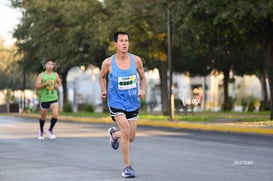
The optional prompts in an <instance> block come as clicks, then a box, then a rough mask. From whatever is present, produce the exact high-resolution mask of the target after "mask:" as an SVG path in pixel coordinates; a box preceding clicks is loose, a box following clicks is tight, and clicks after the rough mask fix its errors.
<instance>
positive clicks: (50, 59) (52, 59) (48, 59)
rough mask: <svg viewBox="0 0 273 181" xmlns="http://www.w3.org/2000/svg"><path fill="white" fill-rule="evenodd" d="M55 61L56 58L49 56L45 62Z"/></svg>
mask: <svg viewBox="0 0 273 181" xmlns="http://www.w3.org/2000/svg"><path fill="white" fill-rule="evenodd" d="M50 61H51V62H55V59H54V58H47V59H45V64H47V62H50Z"/></svg>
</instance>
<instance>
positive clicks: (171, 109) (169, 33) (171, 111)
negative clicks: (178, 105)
mask: <svg viewBox="0 0 273 181" xmlns="http://www.w3.org/2000/svg"><path fill="white" fill-rule="evenodd" d="M167 37H168V72H169V105H170V106H169V114H170V120H171V121H172V120H174V95H173V70H172V19H171V5H170V2H169V3H168V13H167Z"/></svg>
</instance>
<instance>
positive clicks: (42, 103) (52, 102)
mask: <svg viewBox="0 0 273 181" xmlns="http://www.w3.org/2000/svg"><path fill="white" fill-rule="evenodd" d="M55 103H58V100H54V101H49V102H41V104H40V106H41V109H49V108H50V105H51V104H55Z"/></svg>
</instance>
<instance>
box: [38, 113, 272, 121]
mask: <svg viewBox="0 0 273 181" xmlns="http://www.w3.org/2000/svg"><path fill="white" fill-rule="evenodd" d="M33 114H39V113H33ZM60 115H61V116H75V117H94V118H98V117H109V116H110V115H109V113H91V112H76V113H65V112H61V113H60ZM269 115H270V113H269V112H253V113H247V112H243V113H242V112H195V113H194V115H192V114H191V113H188V114H187V115H184V114H183V113H181V114H179V115H178V114H176V115H175V120H178V121H191V122H210V121H216V120H224V119H234V120H236V121H247V122H254V121H269ZM139 118H140V119H147V120H158V121H162V120H169V119H170V117H169V116H167V115H162V114H160V113H149V114H148V113H145V112H144V113H143V112H140V115H139Z"/></svg>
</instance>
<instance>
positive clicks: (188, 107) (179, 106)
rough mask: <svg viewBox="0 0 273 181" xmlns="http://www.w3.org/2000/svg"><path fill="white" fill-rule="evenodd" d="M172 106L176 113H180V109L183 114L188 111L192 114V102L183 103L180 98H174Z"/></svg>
mask: <svg viewBox="0 0 273 181" xmlns="http://www.w3.org/2000/svg"><path fill="white" fill-rule="evenodd" d="M174 107H175V110H176V112H177V113H180V112H181V110H182V111H183V113H184V115H186V114H187V113H188V112H190V113H191V114H192V115H194V112H193V109H194V104H193V103H184V102H183V101H182V100H181V99H179V98H176V99H174Z"/></svg>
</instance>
